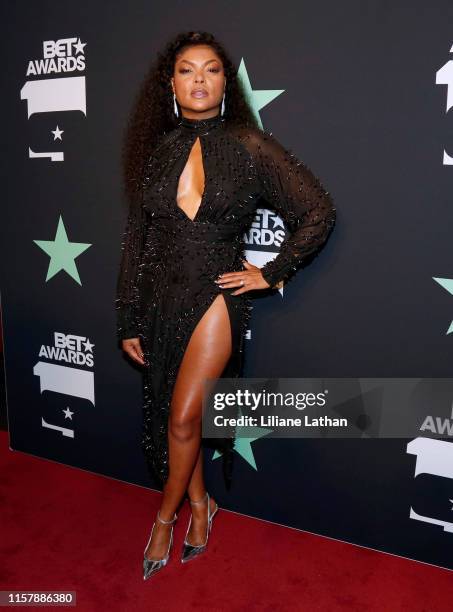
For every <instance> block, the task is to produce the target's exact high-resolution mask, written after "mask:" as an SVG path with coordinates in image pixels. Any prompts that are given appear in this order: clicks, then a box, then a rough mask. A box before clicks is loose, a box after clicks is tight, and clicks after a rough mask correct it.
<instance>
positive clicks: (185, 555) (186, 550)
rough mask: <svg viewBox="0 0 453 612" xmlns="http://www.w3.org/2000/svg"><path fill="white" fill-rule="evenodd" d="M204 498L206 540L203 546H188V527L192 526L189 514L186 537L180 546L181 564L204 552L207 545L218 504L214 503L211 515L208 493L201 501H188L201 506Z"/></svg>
mask: <svg viewBox="0 0 453 612" xmlns="http://www.w3.org/2000/svg"><path fill="white" fill-rule="evenodd" d="M206 497H207V498H208V525H207V528H206V540H205V542H204V544H199V545H198V546H194V545H193V544H190V543H189V542H188V541H187V534H188V533H189V529H190V526H191V524H192V514H191V515H190V521H189V525H188V527H187V531H186V537H185V538H184V544H183V546H182V552H181V563H186V562H187V561H189V560H190V559H193V558H194V557H198V555H200V554H201V553H202V552H204V551H205V550H206V547H207V545H208V538H209V534H210V532H211V529H212V519H213V518H214V516H215V515H216V514H217V512H218V510H219V506H218V504H217V502H216V505H215V510H214V512H212V513H211V503H210V498H209V493H208V492H206V495H205V496H204V497H203V499H200V500H198V501H192V500H189V501H190V503H191V504H201V503H202V502H204V500H205V499H206Z"/></svg>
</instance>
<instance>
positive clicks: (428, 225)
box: [1, 0, 453, 569]
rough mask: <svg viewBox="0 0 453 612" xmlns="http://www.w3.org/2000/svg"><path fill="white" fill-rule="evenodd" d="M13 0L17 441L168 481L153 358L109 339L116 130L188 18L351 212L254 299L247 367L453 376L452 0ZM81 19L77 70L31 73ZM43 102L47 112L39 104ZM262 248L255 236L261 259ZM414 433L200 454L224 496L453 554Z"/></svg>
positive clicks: (10, 227) (144, 481)
mask: <svg viewBox="0 0 453 612" xmlns="http://www.w3.org/2000/svg"><path fill="white" fill-rule="evenodd" d="M2 12H3V15H2V17H3V18H2V29H3V36H2V42H3V44H4V52H3V57H4V67H3V78H4V86H3V95H2V100H1V104H2V113H3V125H2V133H3V137H4V148H3V151H4V153H3V160H4V163H3V164H2V173H3V185H4V189H5V191H6V193H5V194H4V198H3V206H2V223H1V225H2V229H3V232H2V241H1V246H2V253H1V262H2V279H1V283H2V311H3V323H4V335H5V357H6V380H7V393H8V397H7V398H8V418H9V428H10V441H11V442H10V444H11V448H12V449H14V450H21V451H25V452H28V453H31V454H34V455H38V456H42V457H45V458H48V459H52V460H55V461H58V462H62V463H65V464H68V465H73V466H77V467H80V468H83V469H88V470H91V471H93V472H97V473H102V474H105V475H108V476H111V477H114V478H118V479H122V480H124V481H127V482H133V483H137V484H140V485H145V486H151V487H153V488H157V487H156V484H155V483H153V482H152V481H150V479H149V476H148V474H147V471H146V468H145V464H144V461H143V457H142V454H141V449H140V446H139V438H140V429H141V387H140V374H139V371H138V370H136V369H134V368H133V367H131V366H130V364H129V363H128V362H127V361H126V360H125V359H124V358H123V356H122V354H121V352H120V350H119V346H118V344H117V341H116V338H115V313H114V297H115V296H114V290H115V282H116V274H117V269H118V263H119V256H120V248H119V247H120V237H121V233H122V230H123V226H124V221H125V209H124V202H123V200H122V197H121V185H120V176H121V175H120V139H121V134H122V131H123V128H124V125H125V122H126V118H127V115H128V112H129V110H130V106H131V102H132V98H133V96H134V95H135V92H136V90H137V88H138V87H139V84H140V82H141V80H142V78H143V75H144V73H145V71H146V69H147V67H148V65H149V62H150V60H151V58H153V57H154V55H155V53H156V51H157V50H159V49H161V48H162V46H163V44H164V43H165V42H166V41H167V39H168V38H169V37H170V36H172V35H174V34H176V33H177V32H178V31H180V30H189V29H205V30H208V31H211V32H213V33H214V34H216V35H217V36H218V37H219V38H220V39H221V40H222V41H224V42H225V44H226V45H227V47H228V48H229V50H230V51H231V53H232V55H233V57H234V59H235V61H236V62H237V65H238V66H239V64H240V62H241V60H243V61H244V64H245V66H246V69H247V73H248V77H249V79H250V82H251V85H252V87H253V89H254V90H284V91H283V93H281V94H280V95H278V96H276V97H275V99H274V100H272V101H271V102H269V103H268V104H267V105H265V106H264V107H263V108H261V110H260V111H259V115H260V118H261V120H262V124H263V126H264V128H265V129H266V130H268V131H271V132H272V133H273V134H274V135H275V136H276V137H277V138H278V139H279V140H280V141H281V142H282V143H283V144H284V145H285V146H287V147H288V148H291V149H292V150H293V151H294V152H295V153H296V154H297V155H298V156H299V157H300V158H301V159H302V160H303V161H304V162H306V163H307V164H308V165H309V166H310V167H311V168H312V169H313V170H314V171H315V172H316V173H317V174H318V175H319V176H320V178H321V179H322V181H323V183H324V184H325V186H326V187H327V188H328V189H329V190H330V192H331V193H332V195H333V197H334V201H335V205H336V207H337V211H338V221H337V227H336V229H335V232H334V234H333V235H332V237H331V239H330V241H329V243H328V245H327V247H326V249H325V250H324V251H323V252H322V254H321V256H320V257H319V258H317V259H316V260H315V261H314V262H313V263H312V264H311V265H310V266H308V267H306V268H305V269H304V270H303V271H301V272H300V273H299V274H298V275H297V277H296V278H295V279H294V280H293V281H292V282H291V283H290V284H289V285H288V286H287V287H286V288H284V290H283V293H282V294H279V293H277V294H276V295H273V296H267V297H266V298H260V299H256V300H255V301H254V310H253V316H252V322H251V327H250V338H249V340H248V341H247V342H246V369H245V372H244V375H245V376H248V377H258V376H259V377H268V376H275V377H276V376H283V377H324V376H325V377H412V376H414V377H418V376H420V377H448V376H450V375H451V373H452V354H453V345H452V342H453V337H452V336H451V334H448V333H447V331H448V328H449V325H450V322H451V319H452V312H453V310H452V306H453V297H452V292H453V289H452V291H448V290H446V289H445V288H444V287H443V286H442V284H441V283H440V282H438V281H436V280H435V279H450V278H451V274H452V267H453V251H452V248H451V226H452V225H451V224H452V222H453V209H452V207H451V187H452V183H453V168H452V167H451V165H450V164H449V163H448V159H447V160H446V162H445V163H444V151H446V152H447V153H448V152H449V154H450V155H451V156H453V142H452V135H451V134H452V130H451V113H448V112H446V111H447V110H448V109H447V91H448V85H447V83H448V82H449V81H450V83H451V82H452V81H453V76H451V77H450V75H453V72H452V71H451V70H450V65H451V55H450V47H451V46H452V43H453V35H452V30H451V23H452V17H453V6H452V5H451V3H450V2H448V1H446V0H445V1H440V0H439V1H437V2H436V3H430V4H429V3H425V2H421V1H416V2H401V1H396V2H392V3H390V2H386V1H378V0H375V1H363V0H357V1H347V2H341V3H338V2H333V1H327V0H324V1H322V0H321V1H318V2H316V3H314V2H308V1H305V0H301V1H300V2H297V3H296V2H279V3H277V4H276V3H275V2H270V1H267V0H260V2H256V1H251V2H247V3H245V4H244V3H239V2H237V1H230V2H215V1H214V2H209V3H207V2H200V1H198V2H197V1H192V2H190V3H185V2H177V1H174V0H173V1H172V0H167V1H166V2H155V3H151V2H145V1H138V0H133V1H132V2H130V3H128V4H126V3H124V2H108V3H107V2H98V1H92V2H89V3H88V2H81V3H80V2H79V3H68V2H59V3H55V2H44V1H36V2H23V1H22V2H16V3H14V4H12V3H11V4H10V5H9V6H8V7H5V6H3V8H2ZM79 37H80V40H81V42H82V43H86V46H85V47H84V48H83V51H79V53H78V55H80V56H82V55H84V57H85V62H86V65H85V69H84V70H80V71H74V72H63V71H61V72H57V73H53V72H51V73H50V74H45V73H44V74H28V75H27V68H28V67H29V64H30V62H31V63H32V64H34V65H36V63H38V64H39V62H40V60H41V61H42V60H43V41H49V40H50V41H56V40H61V39H67V38H75V39H78V38H79ZM71 48H72V49H73V47H71ZM73 52H74V50H73ZM63 55H65V54H64V53H63ZM441 69H442V71H443V72H442V75H443V76H442V77H441V78H439V81H440V83H438V84H436V74H437V73H438V72H439V70H441ZM70 77H72V78H73V77H84V79H85V80H84V81H83V80H82V81H77V83H76V92H77V94H73V96H72V97H71V96H69V97H68V96H67V97H66V102H67V101H68V99H69V102H70V103H73V104H74V108H73V109H71V108H70V109H68V110H61V104H62V103H63V102H62V100H63V99H64V95H63V96H61V91H59V93H58V92H57V93H56V92H55V91H54V90H52V89H51V88H46V87H44V88H43V89H41V90H40V89H39V87H40V84H41V85H42V83H43V82H44V81H45V80H46V79H62V78H66V79H67V78H70ZM68 83H69V82H68ZM68 83H63V91H65V92H66V94H67V91H68V90H67V89H65V86H66V85H67V84H68ZM74 83H75V81H74ZM50 85H56V84H50ZM25 86H26V87H25ZM36 87H38V88H36ZM450 93H451V90H450ZM76 95H80V100H79V102H77V104H76V102H75V97H74V96H76ZM55 96H56V97H55ZM59 96H60V97H59ZM31 99H33V104H36V108H37V109H39V110H40V112H36V113H34V114H32V115H31V116H30V117H28V113H27V110H28V109H30V106H31ZM84 104H86V109H84V108H83V105H84ZM46 105H47V106H46ZM59 105H60V106H59ZM76 106H77V108H76ZM57 126H58V128H60V129H61V130H64V132H63V134H62V140H59V139H56V140H54V135H53V134H52V132H51V130H55V129H56V127H57ZM29 148H30V150H32V151H34V152H50V151H51V152H55V151H61V152H62V153H63V157H64V159H63V161H52V160H51V159H50V157H48V156H46V157H42V158H41V157H38V158H34V157H33V158H31V157H30V155H32V154H30V153H29ZM60 216H61V219H62V223H63V225H61V226H60V229H63V226H64V230H65V231H66V232H67V237H68V240H69V241H70V242H72V243H83V244H84V245H85V246H84V247H83V246H82V247H80V249H79V250H82V251H83V252H81V253H80V255H79V256H78V257H77V258H76V259H75V260H74V261H75V264H76V271H75V270H74V268H72V269H71V268H68V270H70V273H68V272H67V271H64V270H61V271H59V272H57V273H56V274H55V275H54V276H52V277H51V278H48V279H47V280H46V277H47V275H48V268H49V261H50V259H49V255H48V254H46V249H48V248H49V245H46V244H44V242H41V243H39V242H38V243H37V242H35V241H53V240H54V239H55V235H56V232H57V226H58V223H59V219H60ZM63 238H64V235H63ZM51 246H52V245H51ZM267 251H268V249H267V248H266V247H265V246H260V245H259V244H258V245H257V244H250V252H249V256H250V257H249V258H250V260H251V261H253V258H254V257H258V258H259V257H260V256H262V254H263V253H264V252H267ZM65 252H67V248H66V251H65ZM57 254H58V253H57ZM60 256H61V251H60ZM57 259H58V258H57ZM59 261H61V257H60V259H59ZM69 264H70V262H69V263H68V265H69ZM77 274H78V280H77V278H76V277H77ZM451 282H452V281H450V284H451ZM446 283H447V281H445V282H444V284H446ZM447 287H448V285H447ZM55 333H57V334H61V336H54V334H55ZM69 335H73V336H75V338H71V337H69ZM87 338H88V339H89V341H90V342H91V343H92V344H93V345H94V347H92V348H90V346H89V345H88V344H85V343H86V339H87ZM60 345H62V346H63V345H64V346H66V347H67V348H68V349H72V351H71V350H67V351H66V352H64V353H62V352H61V348H59V346H60ZM52 347H53V349H52ZM55 347H56V348H55ZM91 353H92V354H93V356H94V359H93V363H92V364H91V363H90V362H87V361H86V357H87V355H88V356H89V355H91ZM65 359H67V361H66V360H65ZM71 359H73V361H72V362H71V361H70V360H71ZM67 409H69V411H68V410H67ZM64 410H65V411H66V413H65V412H63V411H64ZM71 413H72V414H71ZM408 442H410V441H409V440H402V439H401V440H399V439H392V440H373V441H371V440H324V441H323V440H307V439H305V440H296V439H291V440H281V439H280V440H277V439H266V438H261V439H259V440H257V441H255V442H253V443H252V449H253V459H254V461H255V463H256V468H255V467H254V466H252V465H251V463H250V462H248V461H246V459H245V458H244V457H243V456H240V455H237V456H236V457H235V458H236V459H237V460H236V463H235V473H234V483H233V488H232V490H231V492H229V493H227V492H226V491H224V490H223V488H222V487H223V484H222V479H221V477H220V462H219V461H217V460H213V458H212V457H210V456H209V454H208V455H207V456H206V476H207V484H208V487H209V488H210V489H211V490H213V491H215V494H216V496H217V499H218V500H219V503H220V504H221V505H222V506H223V507H227V508H231V509H234V510H235V511H238V512H242V513H245V514H248V515H251V516H256V517H260V518H264V519H266V520H270V521H275V522H278V523H282V524H284V525H288V526H291V527H296V528H300V529H303V530H307V531H312V532H315V533H319V534H322V535H326V536H329V537H334V538H339V539H341V540H345V541H350V542H354V543H357V544H360V545H363V546H369V547H372V548H375V549H379V550H384V551H388V552H391V553H396V554H399V555H403V556H407V557H410V558H413V559H419V560H422V561H426V562H430V563H434V564H437V565H440V566H444V567H448V568H451V569H453V556H452V553H451V550H452V544H453V540H452V537H453V536H452V533H449V532H448V530H447V529H443V528H442V526H441V525H435V524H429V522H426V521H425V520H416V519H414V518H410V509H411V507H413V508H414V510H415V511H416V512H418V513H419V514H422V515H423V514H424V515H426V514H430V515H432V516H433V517H434V518H435V517H436V516H437V518H439V519H440V518H442V517H443V520H444V522H445V523H447V522H448V521H447V519H446V518H445V517H446V513H445V508H446V504H448V503H449V502H448V500H449V499H453V472H451V474H450V478H445V477H444V478H442V477H441V476H440V475H436V474H434V475H431V476H430V477H426V474H425V475H424V474H420V475H419V476H417V478H414V476H415V466H416V461H417V457H416V456H415V455H414V454H413V453H411V452H408V449H407V445H408ZM432 452H434V453H435V450H434V451H432ZM450 456H452V455H450ZM452 465H453V458H452ZM451 469H453V468H451ZM451 469H450V471H451ZM447 471H448V470H447ZM431 502H432V503H431ZM427 506H429V509H428V510H427ZM422 508H424V511H422V510H421V509H422ZM448 509H449V510H450V507H448ZM436 512H437V513H438V514H437V515H436ZM450 514H451V516H452V517H453V513H450ZM451 521H453V518H451V519H450V522H451Z"/></svg>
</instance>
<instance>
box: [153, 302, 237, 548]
mask: <svg viewBox="0 0 453 612" xmlns="http://www.w3.org/2000/svg"><path fill="white" fill-rule="evenodd" d="M231 350H232V341H231V327H230V319H229V314H228V310H227V306H226V303H225V299H224V298H223V296H222V295H219V296H217V297H216V298H215V299H214V301H213V303H212V304H211V305H210V307H209V308H208V310H207V311H206V312H205V313H204V315H203V317H202V318H201V320H200V321H199V323H198V325H197V326H196V328H195V330H194V332H193V334H192V337H191V338H190V341H189V344H188V345H187V348H186V352H185V354H184V357H183V359H182V362H181V366H180V368H179V372H178V376H177V378H176V383H175V387H174V390H173V396H172V401H171V406H170V416H169V421H168V445H169V446H168V451H169V452H168V455H169V474H168V479H167V482H166V483H165V486H164V489H163V498H162V504H161V507H160V517H161V518H162V519H163V520H165V521H168V520H171V519H172V518H173V517H174V514H175V512H176V510H177V508H178V506H179V504H180V502H181V499H182V497H183V495H184V493H185V491H186V489H187V488H188V487H189V486H190V491H189V495H190V496H191V498H192V499H194V500H195V501H197V500H198V499H201V498H202V497H203V495H204V494H205V488H204V482H203V478H202V455H201V452H200V451H201V417H202V398H203V391H204V384H203V383H204V380H205V379H206V378H218V377H219V376H221V374H222V372H223V370H224V369H225V366H226V364H227V362H228V360H229V358H230V356H231ZM194 472H195V476H194V480H193V482H192V476H193V473H194ZM192 495H194V497H192ZM196 496H197V497H196ZM211 503H212V506H214V505H215V502H214V500H212V502H211ZM191 508H192V511H193V520H192V525H193V529H191V531H190V534H189V541H190V543H191V544H194V545H196V544H197V543H201V542H203V541H204V539H205V537H206V519H207V512H206V505H205V504H197V505H196V506H191ZM170 529H171V525H164V524H163V523H160V522H159V521H156V525H155V527H154V532H153V537H152V541H151V542H150V544H149V546H148V549H147V551H146V556H147V557H148V558H149V559H151V558H152V559H160V558H162V557H164V555H165V554H166V552H167V549H168V542H169V537H170ZM190 536H192V537H190ZM198 541H199V542H198Z"/></svg>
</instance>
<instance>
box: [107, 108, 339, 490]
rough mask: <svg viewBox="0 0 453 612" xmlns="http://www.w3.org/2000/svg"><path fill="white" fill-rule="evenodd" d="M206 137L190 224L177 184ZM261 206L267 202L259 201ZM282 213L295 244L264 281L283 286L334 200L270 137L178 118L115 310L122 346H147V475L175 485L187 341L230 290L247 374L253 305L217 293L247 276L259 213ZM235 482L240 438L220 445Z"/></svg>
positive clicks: (149, 188) (232, 368)
mask: <svg viewBox="0 0 453 612" xmlns="http://www.w3.org/2000/svg"><path fill="white" fill-rule="evenodd" d="M197 138H199V139H200V145H201V151H202V159H203V169H204V176H205V189H204V192H203V195H202V199H201V204H200V207H199V209H198V211H197V213H196V215H195V217H194V218H193V219H191V218H190V217H189V216H188V215H187V214H186V213H185V212H184V211H183V210H182V208H180V207H179V206H178V205H177V202H176V194H177V188H178V180H179V177H180V175H181V173H182V171H183V169H184V166H185V164H186V162H187V159H188V157H189V154H190V151H191V148H192V146H193V144H194V143H195V141H196V139H197ZM262 199H264V200H265V202H263V201H262ZM258 206H259V207H263V206H264V207H267V208H271V209H274V210H275V211H276V212H277V213H278V214H279V215H280V217H281V218H282V219H283V221H284V222H285V225H286V227H287V229H288V231H289V235H288V236H287V238H286V240H285V241H284V242H283V244H282V245H281V247H280V252H279V254H278V255H277V257H276V258H275V259H274V260H272V261H269V262H268V263H266V264H265V265H264V266H263V268H261V269H262V273H263V276H264V278H265V279H266V281H267V282H268V283H269V284H270V285H271V287H273V286H275V285H276V284H277V283H278V282H279V281H281V280H287V279H288V278H289V277H290V275H292V273H293V272H294V271H295V270H296V268H297V267H298V266H299V264H301V263H302V262H303V261H304V260H305V259H306V258H307V257H309V256H313V255H315V254H316V253H317V252H318V251H319V250H320V248H321V247H322V246H323V244H324V243H325V242H326V240H327V238H328V235H329V233H330V231H331V229H332V228H333V226H334V224H335V220H336V209H335V208H334V206H333V203H332V198H331V196H330V194H329V192H327V191H326V190H325V189H324V188H323V187H322V185H321V183H320V182H319V180H318V179H317V178H316V176H315V175H314V174H313V173H312V171H311V170H310V169H309V168H308V167H307V166H306V165H304V164H303V163H302V162H300V161H299V160H298V159H297V158H296V157H295V156H294V154H293V153H291V152H290V151H289V150H287V149H285V148H284V147H282V146H281V145H280V144H279V142H278V141H277V140H276V139H275V138H274V137H273V136H272V135H271V134H269V133H267V132H264V131H262V130H260V129H258V128H255V127H248V126H247V127H245V126H238V125H233V124H231V123H227V122H226V121H225V120H224V119H223V118H222V117H221V116H220V115H217V116H215V117H212V118H209V119H201V120H199V119H188V118H184V117H183V118H182V119H180V120H179V124H178V125H177V127H176V128H174V129H173V130H171V131H170V132H167V133H165V134H164V135H163V136H162V137H161V138H160V139H159V141H158V143H157V144H156V146H155V148H154V151H153V152H152V153H151V155H150V157H149V159H148V163H147V166H146V172H145V179H144V182H143V185H141V190H140V198H139V200H138V202H137V203H136V204H133V205H131V207H130V210H129V216H128V220H127V224H126V229H125V231H124V235H123V240H122V258H121V264H120V271H119V276H118V285H117V296H116V309H117V335H118V338H119V339H120V340H121V339H124V338H136V337H139V338H140V340H141V345H142V348H143V352H144V355H145V361H146V363H147V365H146V367H144V373H143V393H144V404H143V437H142V449H143V452H144V455H145V458H146V461H147V465H148V469H149V471H150V473H151V475H153V476H155V477H157V478H158V480H159V481H160V482H161V483H162V484H163V483H165V481H166V480H167V478H168V440H167V425H168V415H169V408H170V402H171V397H172V391H173V387H174V384H175V381H176V376H177V373H178V368H179V366H180V363H181V360H182V358H183V356H184V352H185V349H186V347H187V344H188V342H189V340H190V337H191V334H192V332H193V330H194V329H195V327H196V325H197V323H198V321H199V320H200V319H201V317H202V316H203V314H204V312H205V311H206V310H207V309H208V308H209V306H210V304H211V303H212V302H213V300H214V299H215V297H216V296H217V295H218V294H219V293H223V295H224V298H225V301H226V305H227V309H228V313H229V317H230V323H231V330H232V339H233V347H232V356H231V359H230V361H229V363H228V366H227V368H226V370H225V371H224V373H223V376H227V377H236V376H240V375H241V367H242V357H243V347H244V336H245V332H246V329H247V323H248V321H249V317H250V310H251V298H250V296H249V293H247V292H245V293H242V294H240V295H238V296H233V295H231V293H232V292H234V291H236V290H237V289H238V287H235V288H230V289H226V288H224V289H222V288H220V287H219V286H218V285H217V284H216V283H215V282H214V280H215V279H216V278H217V277H218V276H219V275H220V274H222V273H224V272H234V271H240V270H245V267H244V266H243V265H242V263H241V259H243V258H244V250H245V242H244V234H245V232H246V231H247V230H248V228H249V227H250V225H251V223H252V221H253V218H254V216H255V212H256V209H257V207H258ZM217 444H218V447H219V449H220V450H221V451H222V452H223V456H224V459H226V461H225V462H224V477H225V482H226V484H227V486H229V484H230V480H231V459H232V455H233V452H232V445H233V441H232V440H231V439H229V440H228V441H226V440H218V441H217Z"/></svg>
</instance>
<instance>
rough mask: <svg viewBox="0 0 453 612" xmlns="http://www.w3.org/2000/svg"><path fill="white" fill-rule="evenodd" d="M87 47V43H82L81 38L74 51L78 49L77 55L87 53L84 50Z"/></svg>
mask: <svg viewBox="0 0 453 612" xmlns="http://www.w3.org/2000/svg"><path fill="white" fill-rule="evenodd" d="M85 45H86V43H82V42H80V38H79V39H78V41H77V42H76V43H75V44H74V49H76V53H85V50H84V47H85Z"/></svg>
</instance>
